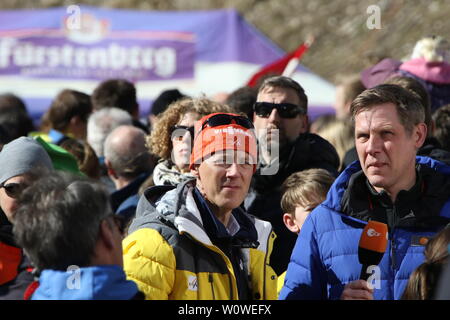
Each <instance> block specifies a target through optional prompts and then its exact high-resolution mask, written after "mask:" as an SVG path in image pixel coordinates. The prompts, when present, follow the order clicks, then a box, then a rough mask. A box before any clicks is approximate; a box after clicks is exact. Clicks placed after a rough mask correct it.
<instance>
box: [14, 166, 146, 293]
mask: <svg viewBox="0 0 450 320" xmlns="http://www.w3.org/2000/svg"><path fill="white" fill-rule="evenodd" d="M20 203H21V206H20V208H19V209H18V210H17V212H16V218H15V223H14V235H15V237H16V239H17V242H18V243H19V244H20V245H21V246H22V247H23V248H24V250H25V252H26V254H27V255H28V257H29V258H30V260H31V261H32V262H33V264H34V265H35V267H36V269H37V274H39V283H36V284H39V286H38V288H37V289H36V290H35V291H34V293H32V297H31V298H32V299H33V300H128V299H142V298H143V295H142V294H141V293H140V292H139V291H138V289H137V286H136V284H135V283H134V282H133V281H129V280H127V279H126V277H125V273H124V271H123V268H122V265H123V258H122V238H123V231H124V224H123V221H122V220H121V219H120V218H119V217H118V216H116V215H115V214H113V212H112V211H111V206H110V204H109V202H108V192H107V190H106V189H105V188H104V187H103V186H102V185H101V184H100V183H98V182H95V181H92V180H87V179H85V178H81V177H77V176H72V175H70V174H68V173H63V172H54V173H53V174H52V175H47V176H45V177H42V178H41V179H39V180H38V182H37V183H35V184H33V185H32V186H30V187H29V188H28V189H26V191H25V192H24V194H23V195H22V196H21V197H20ZM30 288H31V287H30ZM29 291H32V289H30V290H29Z"/></svg>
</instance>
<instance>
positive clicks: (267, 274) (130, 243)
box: [123, 180, 277, 300]
mask: <svg viewBox="0 0 450 320" xmlns="http://www.w3.org/2000/svg"><path fill="white" fill-rule="evenodd" d="M194 188H195V181H194V180H190V181H187V182H184V183H182V184H179V185H178V186H177V187H176V189H175V187H173V186H156V187H153V188H150V189H148V190H147V191H146V192H145V193H144V195H143V196H142V197H141V199H140V201H139V204H138V208H137V211H136V218H135V219H134V220H133V222H132V224H131V226H130V228H129V236H128V237H127V238H126V239H125V240H124V241H123V247H124V269H125V272H126V274H127V277H128V278H129V279H131V280H134V281H135V282H136V283H137V285H138V287H139V289H140V290H141V291H142V292H143V293H144V294H145V296H146V299H154V300H164V299H169V300H216V299H217V300H229V299H231V300H235V299H239V296H238V287H237V281H236V277H235V273H234V270H233V265H232V263H231V261H230V259H229V258H228V257H227V255H226V254H225V253H224V252H223V251H222V250H221V249H219V247H217V246H215V245H214V244H213V243H212V241H211V239H210V238H209V236H208V234H207V232H206V231H205V227H204V222H203V221H202V218H201V214H200V212H199V208H198V207H197V204H196V202H195V200H194V196H193V190H194ZM248 219H249V221H251V222H252V223H253V224H254V226H255V228H256V231H257V238H258V245H257V246H256V245H255V246H252V245H248V247H246V245H245V244H242V245H241V252H242V256H243V260H244V269H245V270H247V274H248V276H249V277H248V278H249V288H250V291H251V295H252V298H254V299H276V283H277V281H276V280H277V278H276V275H275V273H274V272H273V270H272V268H271V267H270V266H269V265H268V264H269V257H270V252H271V250H272V242H273V240H274V238H275V234H274V233H273V232H272V228H271V226H270V223H268V222H265V221H261V220H259V219H255V218H254V217H252V216H248Z"/></svg>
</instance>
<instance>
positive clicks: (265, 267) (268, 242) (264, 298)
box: [262, 231, 273, 300]
mask: <svg viewBox="0 0 450 320" xmlns="http://www.w3.org/2000/svg"><path fill="white" fill-rule="evenodd" d="M272 232H273V231H271V232H269V236H268V237H267V241H266V243H267V249H266V252H265V254H264V271H263V292H262V299H263V300H266V277H267V266H266V265H267V253H268V252H269V245H270V237H271V236H272Z"/></svg>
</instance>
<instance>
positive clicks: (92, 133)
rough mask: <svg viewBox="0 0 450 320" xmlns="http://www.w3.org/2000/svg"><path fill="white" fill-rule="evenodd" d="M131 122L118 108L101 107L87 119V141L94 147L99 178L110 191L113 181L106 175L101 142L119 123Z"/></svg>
mask: <svg viewBox="0 0 450 320" xmlns="http://www.w3.org/2000/svg"><path fill="white" fill-rule="evenodd" d="M129 124H132V118H131V116H130V114H129V113H127V112H126V111H124V110H121V109H118V108H103V109H100V110H98V111H95V112H94V113H92V114H91V116H90V117H89V119H88V125H87V142H88V143H89V144H90V145H91V147H92V149H94V151H95V154H96V155H97V157H98V160H99V162H100V168H101V177H100V180H101V181H102V182H103V183H104V184H105V185H106V186H107V188H108V190H109V191H110V192H113V191H114V190H115V187H114V183H113V182H112V181H111V179H110V178H109V177H108V174H107V172H106V167H105V157H104V152H103V144H104V143H105V140H106V137H107V136H108V134H109V133H110V132H111V131H113V130H114V128H117V127H118V126H120V125H129Z"/></svg>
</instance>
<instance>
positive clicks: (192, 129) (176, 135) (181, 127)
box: [170, 124, 195, 140]
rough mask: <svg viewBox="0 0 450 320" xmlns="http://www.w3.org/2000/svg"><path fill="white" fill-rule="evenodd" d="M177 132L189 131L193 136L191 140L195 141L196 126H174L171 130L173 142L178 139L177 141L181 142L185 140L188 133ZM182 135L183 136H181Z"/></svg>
mask: <svg viewBox="0 0 450 320" xmlns="http://www.w3.org/2000/svg"><path fill="white" fill-rule="evenodd" d="M177 130H187V131H189V133H190V135H191V139H194V130H195V129H194V126H191V127H188V126H182V125H178V124H176V125H174V126H173V127H172V129H171V130H170V134H171V138H172V140H174V139H177V140H181V139H183V137H184V135H185V134H186V131H181V132H180V131H178V132H176V131H177ZM180 133H182V134H180Z"/></svg>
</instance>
